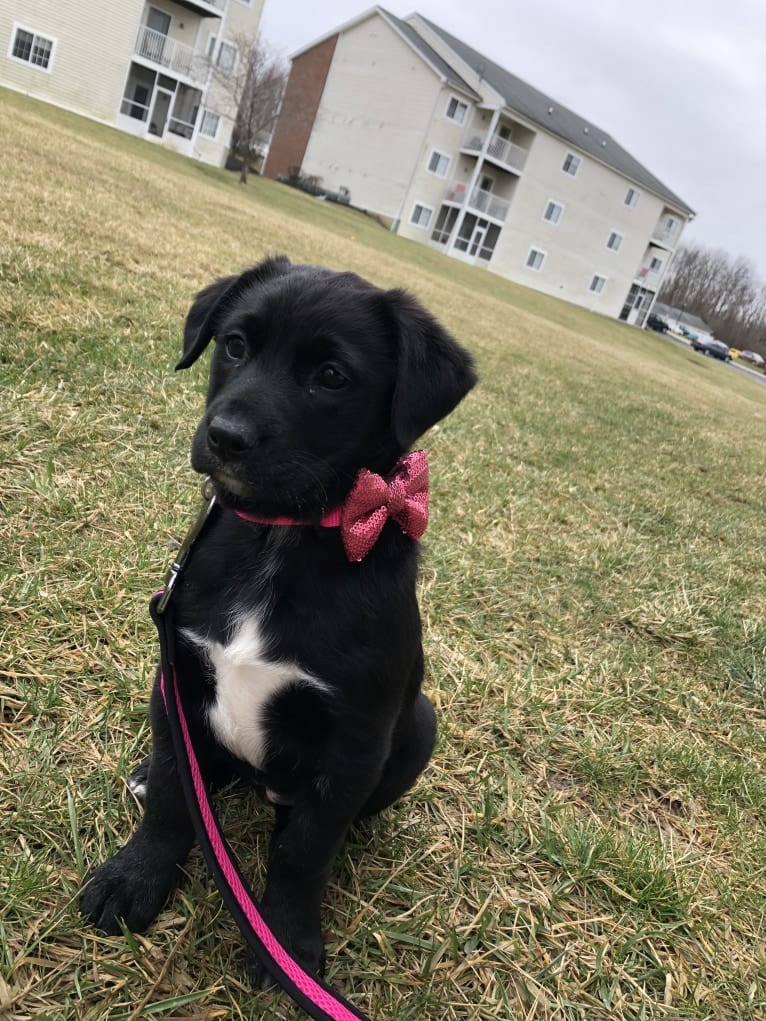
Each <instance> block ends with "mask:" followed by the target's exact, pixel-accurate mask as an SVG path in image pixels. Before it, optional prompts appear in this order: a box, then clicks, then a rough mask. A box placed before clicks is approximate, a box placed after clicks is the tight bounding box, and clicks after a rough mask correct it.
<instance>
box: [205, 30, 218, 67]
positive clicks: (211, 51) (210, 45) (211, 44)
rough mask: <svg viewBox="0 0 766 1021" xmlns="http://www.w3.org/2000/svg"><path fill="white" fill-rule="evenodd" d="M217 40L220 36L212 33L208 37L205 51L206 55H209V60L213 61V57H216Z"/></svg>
mask: <svg viewBox="0 0 766 1021" xmlns="http://www.w3.org/2000/svg"><path fill="white" fill-rule="evenodd" d="M217 39H218V36H217V35H213V33H212V32H211V33H210V35H209V36H208V40H207V49H206V50H205V53H206V54H207V58H208V60H212V59H213V56H214V55H215V44H216V40H217Z"/></svg>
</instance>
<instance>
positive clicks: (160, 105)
mask: <svg viewBox="0 0 766 1021" xmlns="http://www.w3.org/2000/svg"><path fill="white" fill-rule="evenodd" d="M172 100H173V93H172V92H168V90H167V89H161V88H159V86H158V87H157V89H156V90H155V93H154V105H153V106H152V112H151V114H150V115H149V134H150V135H156V136H157V138H162V136H163V135H164V134H165V125H166V124H167V122H168V114H169V113H170V104H171V102H172Z"/></svg>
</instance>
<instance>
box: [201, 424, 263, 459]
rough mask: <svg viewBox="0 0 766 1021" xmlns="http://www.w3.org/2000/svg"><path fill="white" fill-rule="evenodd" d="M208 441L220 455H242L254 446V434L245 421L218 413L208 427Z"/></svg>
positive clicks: (215, 452) (212, 448) (211, 447)
mask: <svg viewBox="0 0 766 1021" xmlns="http://www.w3.org/2000/svg"><path fill="white" fill-rule="evenodd" d="M207 442H208V446H209V447H210V449H211V450H212V451H213V453H214V454H217V455H218V456H219V457H241V455H242V454H244V453H245V451H247V450H249V449H250V447H252V446H253V436H252V434H251V433H250V431H249V430H248V429H247V427H246V426H245V424H244V423H243V422H240V421H237V419H233V418H226V417H225V416H224V415H216V416H215V418H214V419H213V421H212V422H211V423H210V425H209V426H208V427H207Z"/></svg>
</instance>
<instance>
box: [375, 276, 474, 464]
mask: <svg viewBox="0 0 766 1021" xmlns="http://www.w3.org/2000/svg"><path fill="white" fill-rule="evenodd" d="M385 301H386V305H387V307H388V310H389V313H390V314H392V316H393V320H394V323H395V328H396V330H397V334H398V336H397V343H398V354H397V366H396V387H395V389H394V396H393V402H392V408H391V428H392V431H393V434H394V437H395V439H396V440H397V442H398V443H399V444H400V445H401V446H402V448H403V449H406V448H407V447H409V446H410V445H411V444H412V443H413V442H414V441H415V440H416V439H417V438H418V436H420V435H421V434H422V433H424V432H425V431H426V429H429V428H430V427H431V426H432V425H435V424H436V423H437V422H438V421H439V420H440V419H442V418H444V416H445V415H448V414H449V413H450V411H452V409H453V408H454V407H456V406H457V405H458V404H459V403H460V401H461V400H462V399H463V398H464V397H465V395H466V394H467V393H468V391H469V390H470V389H471V388H472V387H473V386H475V385H476V382H477V378H478V377H477V375H476V370H475V368H474V363H473V358H471V356H470V355H469V354H468V352H467V351H466V350H465V349H464V348H462V347H461V346H460V345H459V344H458V343H457V341H456V340H454V339H453V338H452V337H451V336H450V335H449V333H447V331H446V330H445V329H444V327H443V326H441V325H440V323H438V322H437V320H436V319H435V318H434V317H433V316H432V315H431V314H430V313H429V312H427V311H426V310H425V309H424V308H423V306H422V305H421V304H420V303H419V302H418V301H417V300H416V299H415V298H413V297H412V295H410V294H408V293H407V292H406V291H402V290H394V291H386V292H385Z"/></svg>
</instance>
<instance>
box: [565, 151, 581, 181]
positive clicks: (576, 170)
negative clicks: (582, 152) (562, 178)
mask: <svg viewBox="0 0 766 1021" xmlns="http://www.w3.org/2000/svg"><path fill="white" fill-rule="evenodd" d="M570 157H571V159H572V160H573V161H574V160H576V161H577V162H576V163H574V170H567V169H566V165H567V160H568V159H570ZM581 166H582V156H578V155H577V153H576V152H572V151H571V150H567V154H566V156H565V157H564V159H563V160H562V161H561V173H562V174H566V175H567V177H577V175H578V174H579V173H580V167H581Z"/></svg>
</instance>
